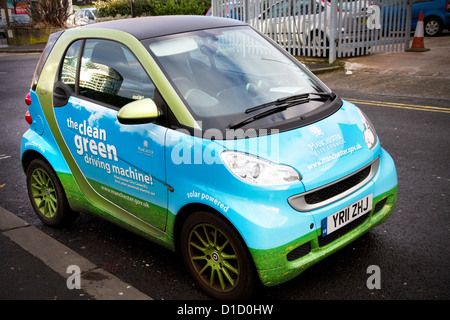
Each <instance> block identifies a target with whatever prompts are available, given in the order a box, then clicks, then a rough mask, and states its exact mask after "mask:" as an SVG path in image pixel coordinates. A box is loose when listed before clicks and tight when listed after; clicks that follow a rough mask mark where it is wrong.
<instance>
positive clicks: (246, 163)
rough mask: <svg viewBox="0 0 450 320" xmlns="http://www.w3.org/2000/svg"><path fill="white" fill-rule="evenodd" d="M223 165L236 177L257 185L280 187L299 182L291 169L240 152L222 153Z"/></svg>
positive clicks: (294, 171)
mask: <svg viewBox="0 0 450 320" xmlns="http://www.w3.org/2000/svg"><path fill="white" fill-rule="evenodd" d="M220 157H221V158H222V161H223V163H224V164H225V165H226V167H227V168H228V169H229V170H230V171H231V173H233V174H234V175H235V176H236V177H238V178H239V179H241V180H242V181H244V182H247V183H251V184H257V185H281V184H287V183H293V182H298V181H300V180H301V177H300V175H299V173H298V172H297V171H296V170H295V169H294V168H292V167H290V166H286V165H280V164H276V163H273V162H270V161H267V160H264V159H261V158H257V157H255V156H251V155H248V154H245V153H242V152H236V151H223V152H222V153H221V154H220Z"/></svg>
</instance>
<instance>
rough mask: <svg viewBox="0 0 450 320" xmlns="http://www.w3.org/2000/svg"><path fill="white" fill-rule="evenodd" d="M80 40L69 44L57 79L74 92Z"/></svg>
mask: <svg viewBox="0 0 450 320" xmlns="http://www.w3.org/2000/svg"><path fill="white" fill-rule="evenodd" d="M82 42H83V41H82V40H78V41H75V42H74V43H72V44H71V46H70V47H69V49H67V51H66V55H65V56H64V61H63V65H62V68H61V73H60V75H59V81H61V82H62V83H64V84H66V85H67V86H69V87H70V88H71V89H72V90H73V91H74V92H75V83H76V79H77V64H78V57H79V55H80V48H81V44H82Z"/></svg>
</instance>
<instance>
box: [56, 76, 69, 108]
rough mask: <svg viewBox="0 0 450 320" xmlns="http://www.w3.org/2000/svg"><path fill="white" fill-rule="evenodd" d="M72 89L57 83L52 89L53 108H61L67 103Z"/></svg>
mask: <svg viewBox="0 0 450 320" xmlns="http://www.w3.org/2000/svg"><path fill="white" fill-rule="evenodd" d="M71 92H72V89H71V88H70V87H69V86H68V85H67V84H65V83H62V82H61V81H58V82H56V83H55V86H54V88H53V107H54V108H59V107H63V106H65V105H66V104H67V102H69V98H70V95H71Z"/></svg>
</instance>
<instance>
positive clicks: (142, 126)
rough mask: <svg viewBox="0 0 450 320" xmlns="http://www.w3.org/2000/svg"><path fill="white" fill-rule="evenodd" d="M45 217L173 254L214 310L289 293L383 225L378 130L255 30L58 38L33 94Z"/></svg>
mask: <svg viewBox="0 0 450 320" xmlns="http://www.w3.org/2000/svg"><path fill="white" fill-rule="evenodd" d="M25 101H26V104H27V105H28V106H29V107H28V111H27V112H26V115H25V118H26V120H27V121H28V123H29V124H30V128H29V130H28V131H27V132H25V133H24V135H23V140H22V145H21V163H22V166H23V170H24V172H25V173H26V181H27V187H28V193H29V198H30V201H31V204H32V206H33V207H34V210H35V211H36V214H37V216H38V217H39V218H40V219H41V220H42V221H43V222H44V223H45V224H48V225H50V226H53V227H60V226H63V225H67V223H70V222H73V219H74V217H75V216H76V214H74V213H78V212H84V213H90V214H94V215H97V216H99V217H102V218H104V219H107V220H109V221H111V222H113V223H116V224H118V225H120V226H123V227H125V228H127V229H129V230H131V231H133V232H135V233H137V234H139V235H142V236H143V237H145V238H147V239H150V240H152V241H154V242H156V243H158V244H161V245H163V246H164V247H166V248H168V249H170V250H173V251H176V252H179V253H180V254H181V255H182V257H183V259H184V261H185V262H186V265H187V269H188V270H189V272H190V273H191V274H192V276H193V278H194V279H195V281H196V282H197V283H198V286H199V287H200V288H202V289H203V290H204V291H205V292H206V293H207V294H209V295H210V296H212V297H213V298H217V299H242V298H248V297H250V296H251V294H252V292H254V289H255V288H256V287H257V286H258V285H259V284H263V285H265V286H275V285H278V284H281V283H283V282H285V281H288V280H290V279H292V278H294V277H296V276H298V275H299V274H301V273H302V272H303V271H304V270H305V269H307V268H308V267H310V266H312V265H313V264H315V263H317V262H318V261H320V260H322V259H324V258H325V257H327V256H329V255H330V254H332V253H334V252H336V251H338V250H339V249H341V248H343V247H344V246H346V245H348V244H349V243H350V242H352V241H353V240H355V239H357V238H358V237H360V236H361V235H362V234H364V233H365V232H367V231H369V230H370V229H372V228H373V227H375V226H377V225H379V224H380V223H382V222H383V221H385V220H386V219H387V218H388V217H389V216H390V215H391V213H392V211H393V210H394V205H395V203H396V199H397V175H396V169H395V165H394V162H393V159H392V158H391V156H390V155H389V154H388V153H387V152H386V151H385V150H384V149H383V148H382V147H381V146H380V142H379V140H378V136H377V134H376V132H375V129H374V126H373V125H372V123H371V122H370V121H369V119H368V118H367V116H366V115H365V114H364V113H363V112H362V111H361V110H360V109H359V108H357V107H356V106H355V105H353V104H351V103H348V102H346V101H343V100H341V99H340V98H339V97H338V96H337V95H336V94H335V93H334V92H332V91H331V90H330V89H329V88H327V87H326V86H325V85H324V84H323V83H322V82H321V81H320V80H319V79H318V78H317V77H315V76H314V75H313V74H312V73H311V72H310V71H309V70H308V69H307V68H306V67H305V66H304V65H302V64H301V63H299V62H298V61H297V60H296V59H295V58H294V57H292V56H291V55H289V54H288V53H287V52H286V51H284V50H283V49H282V48H281V47H279V46H278V45H277V44H276V43H274V42H273V41H271V40H270V39H269V38H267V37H266V36H264V35H263V34H261V33H259V32H258V31H256V30H254V29H253V28H251V27H250V26H249V25H247V24H245V23H243V22H240V21H236V20H232V19H225V18H215V17H199V16H161V17H145V18H135V19H129V20H117V21H109V22H102V23H96V24H91V25H88V26H85V27H81V28H78V29H69V30H66V31H61V32H58V33H55V34H53V35H52V36H51V37H50V38H49V41H48V43H47V46H46V48H45V50H44V51H43V53H42V55H41V58H40V60H39V62H38V65H37V67H36V71H35V74H34V77H33V80H32V84H31V88H30V91H29V93H28V94H27V96H26V98H25Z"/></svg>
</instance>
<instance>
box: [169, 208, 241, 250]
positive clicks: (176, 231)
mask: <svg viewBox="0 0 450 320" xmlns="http://www.w3.org/2000/svg"><path fill="white" fill-rule="evenodd" d="M198 211H206V212H209V213H211V214H213V215H215V216H218V217H219V218H221V219H222V220H224V221H225V222H226V223H228V225H229V226H230V227H231V228H232V229H233V230H234V232H235V234H236V236H238V237H239V238H240V240H241V241H242V243H243V244H245V250H247V252H248V254H250V250H249V248H248V246H247V242H246V241H245V239H244V237H242V235H241V233H240V232H239V230H238V229H237V228H236V226H235V225H234V224H233V223H232V222H231V221H230V219H228V218H227V217H226V216H225V215H223V214H222V213H220V212H219V211H217V210H216V209H214V208H212V207H210V206H208V205H206V204H203V203H189V204H186V205H185V206H184V207H182V208H181V209H180V210H179V211H178V213H177V215H176V217H175V223H174V228H173V235H174V244H175V251H176V252H177V253H179V252H181V251H180V248H181V231H182V229H183V225H184V223H185V221H186V219H187V218H188V217H189V216H190V215H192V214H194V213H195V212H198Z"/></svg>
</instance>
